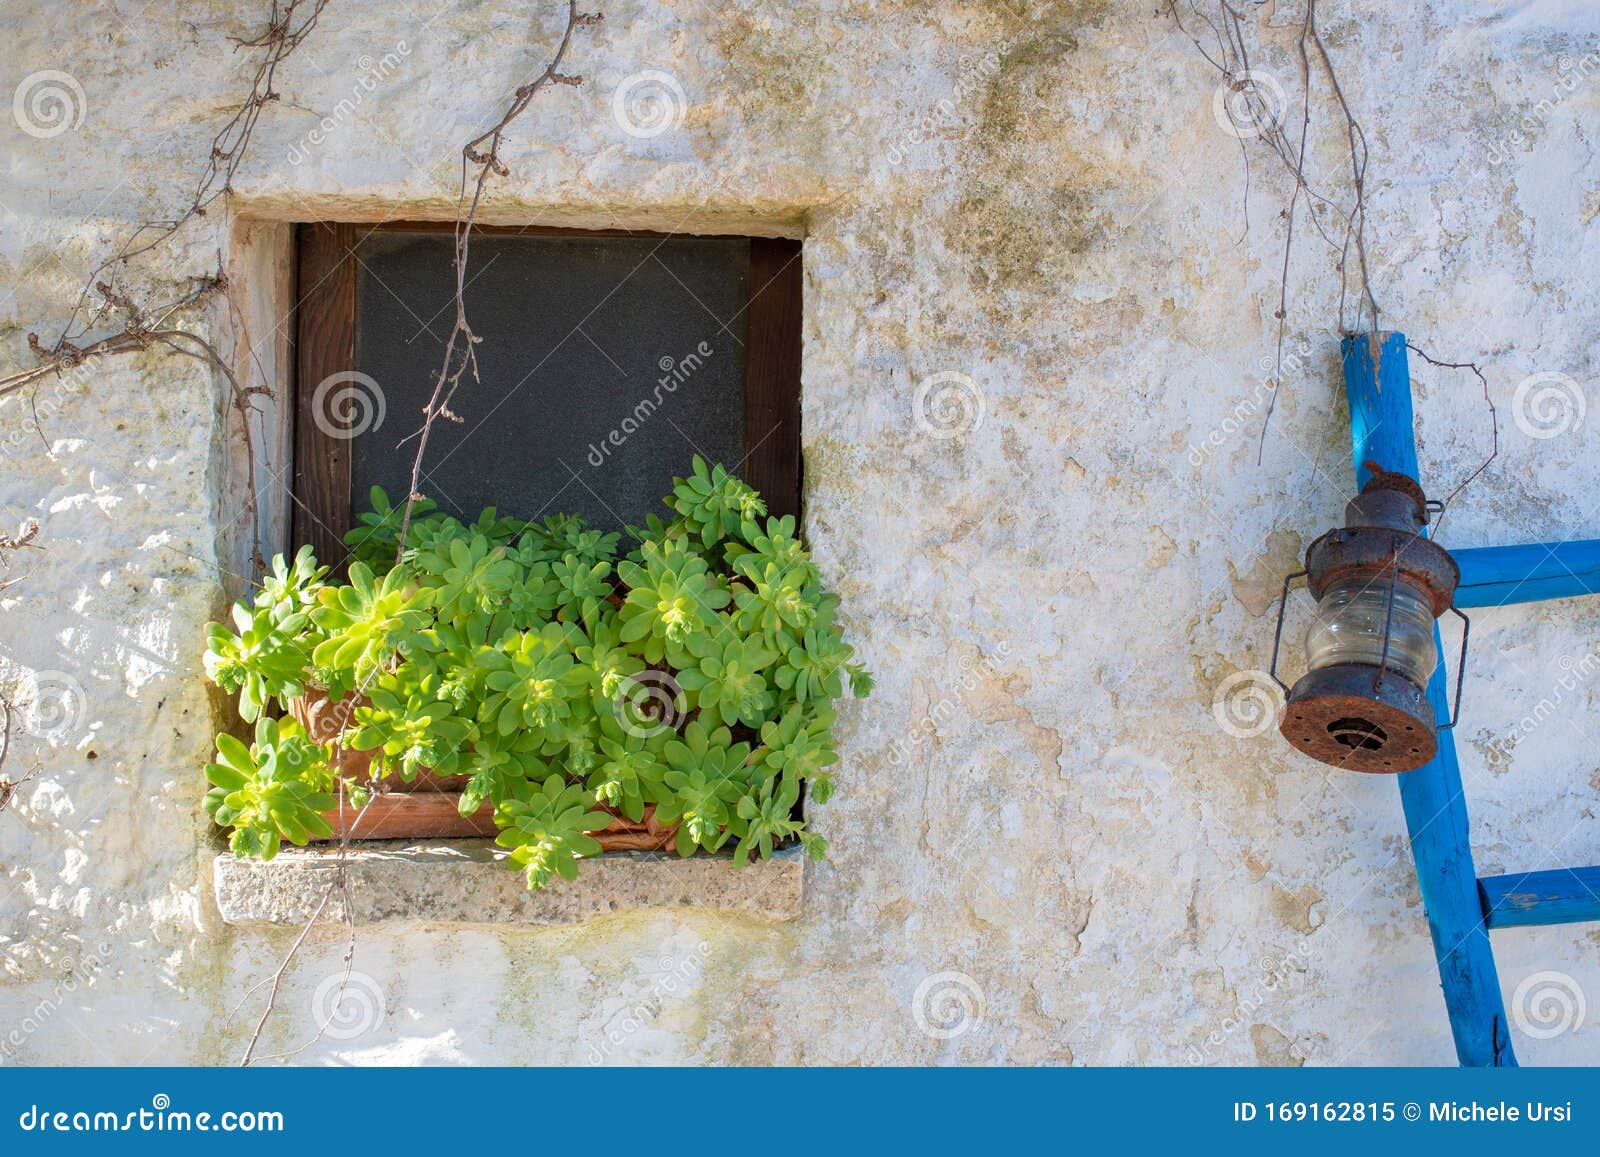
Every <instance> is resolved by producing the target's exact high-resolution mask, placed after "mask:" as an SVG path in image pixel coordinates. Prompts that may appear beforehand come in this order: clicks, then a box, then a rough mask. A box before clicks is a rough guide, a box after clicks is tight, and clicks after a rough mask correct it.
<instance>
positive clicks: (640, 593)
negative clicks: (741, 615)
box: [617, 539, 732, 663]
mask: <svg viewBox="0 0 1600 1157" xmlns="http://www.w3.org/2000/svg"><path fill="white" fill-rule="evenodd" d="M641 555H642V562H637V563H636V562H633V561H631V560H630V561H627V562H623V563H622V564H620V565H619V566H618V567H617V577H618V578H620V579H621V580H622V582H623V584H624V585H625V586H626V587H627V588H628V596H627V598H626V599H625V600H624V601H623V604H622V613H621V616H620V618H619V621H620V623H621V627H622V641H623V642H624V643H637V644H639V645H640V647H641V650H642V653H643V656H644V658H645V659H646V660H647V661H649V662H651V663H659V662H660V661H661V659H662V658H663V657H664V656H665V655H666V653H667V649H668V648H669V647H672V648H675V649H676V648H683V647H686V646H687V645H688V643H689V640H690V639H692V638H694V636H695V635H697V634H700V633H702V632H703V631H705V630H706V629H707V628H708V627H709V626H710V625H711V624H712V623H713V622H714V621H715V618H714V616H715V614H716V612H717V611H720V610H721V609H722V608H723V607H725V606H727V605H728V603H729V601H730V600H731V597H732V596H730V595H729V594H728V592H727V591H726V590H725V589H723V587H722V586H720V585H719V584H718V582H717V578H716V576H715V575H713V574H712V573H711V569H710V564H709V563H708V562H707V561H706V560H705V559H704V558H702V557H700V556H699V555H697V554H694V553H692V552H690V551H688V550H686V549H684V548H683V547H682V545H681V544H678V543H676V542H675V540H671V539H669V540H667V541H666V542H665V543H661V544H657V543H650V542H647V543H645V544H644V545H643V547H642V548H641Z"/></svg>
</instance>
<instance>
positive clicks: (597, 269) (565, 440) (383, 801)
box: [292, 224, 801, 848]
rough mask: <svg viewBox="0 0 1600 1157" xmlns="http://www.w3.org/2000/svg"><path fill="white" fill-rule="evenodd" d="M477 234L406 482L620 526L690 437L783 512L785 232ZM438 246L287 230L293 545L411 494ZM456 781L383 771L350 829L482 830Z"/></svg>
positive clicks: (461, 500) (642, 511) (474, 507)
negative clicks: (467, 355)
mask: <svg viewBox="0 0 1600 1157" xmlns="http://www.w3.org/2000/svg"><path fill="white" fill-rule="evenodd" d="M479 232H481V233H482V234H483V235H482V236H476V235H475V236H474V239H473V244H472V258H471V265H470V267H469V269H468V272H467V288H466V293H465V298H466V305H467V316H468V318H469V319H470V321H471V324H472V327H473V330H474V332H475V333H477V334H478V335H479V336H480V337H481V338H482V339H483V340H482V342H481V344H480V345H479V346H478V347H477V355H478V365H479V379H478V380H476V381H474V380H472V378H471V376H470V374H469V375H468V377H467V378H466V379H465V380H464V382H463V384H462V387H461V389H460V391H459V392H458V393H457V395H456V397H455V399H454V400H453V401H452V404H451V409H452V411H453V412H454V413H455V414H457V415H458V416H459V418H460V420H459V421H458V422H457V421H438V422H436V423H435V425H434V428H433V432H432V435H431V440H430V442H429V446H428V452H427V456H426V458H425V460H424V462H423V471H422V476H421V485H420V486H419V490H420V491H421V493H423V494H424V495H426V496H427V497H428V498H430V499H431V500H433V501H434V502H435V503H436V504H437V505H438V506H439V507H440V508H442V509H443V510H445V511H447V512H449V513H451V514H454V515H456V516H457V517H459V518H461V519H462V520H463V521H467V522H470V521H471V520H473V519H475V518H476V517H477V516H478V514H479V512H480V511H481V510H482V509H483V508H484V507H486V506H494V507H496V508H497V509H498V510H499V511H500V512H501V513H502V514H508V515H513V516H516V517H518V518H524V519H537V518H542V517H544V516H546V515H550V514H557V513H576V514H581V515H583V516H584V518H585V519H586V520H588V521H589V523H590V524H591V525H593V526H596V527H598V528H601V529H605V530H620V529H621V528H622V527H624V526H625V525H630V524H633V525H637V524H642V523H643V521H644V519H645V516H646V515H648V514H665V513H666V509H665V507H664V506H662V505H661V499H662V497H663V496H664V495H666V494H667V493H668V492H669V491H670V489H671V479H672V477H673V476H674V475H683V474H687V473H688V472H689V466H690V460H691V458H692V457H693V455H695V454H697V453H698V454H699V455H701V456H702V457H704V458H705V459H707V460H708V461H710V462H721V463H722V464H723V465H724V466H726V467H727V468H728V469H729V470H730V471H731V472H733V473H735V474H738V475H739V476H740V477H742V478H743V479H744V480H745V481H746V482H748V483H749V484H750V485H752V486H754V487H755V488H756V489H758V490H759V491H761V493H762V494H763V496H764V497H765V498H766V502H767V507H768V511H769V513H771V514H773V515H785V514H798V513H799V507H800V483H801V478H800V302H801V266H800V261H799V255H800V243H799V242H798V241H790V240H782V239H771V238H756V237H696V236H677V235H673V236H668V235H662V234H648V233H633V232H616V231H610V232H577V231H573V230H553V229H532V228H528V229H483V230H481V231H479ZM454 246H455V242H454V234H453V229H452V227H451V226H449V225H445V226H437V225H430V224H401V225H391V226H383V227H380V228H372V227H369V226H357V225H347V224H308V225H302V226H300V228H299V233H298V238H297V245H296V248H297V260H298V272H297V280H298V300H299V307H298V316H297V320H296V343H297V344H296V383H295V390H294V407H295V414H294V423H293V424H294V474H293V484H292V498H293V509H294V514H293V530H292V533H293V538H294V543H293V545H294V546H296V547H298V546H300V545H302V544H306V543H309V544H311V545H312V547H314V549H315V550H316V553H317V557H318V558H319V559H320V560H322V561H323V562H326V563H330V564H332V565H334V566H335V567H341V566H342V564H343V562H344V561H345V559H346V558H347V555H348V550H347V548H346V547H345V546H344V543H343V538H344V535H345V532H346V531H347V530H348V529H349V527H350V526H351V525H352V523H353V521H354V518H353V516H354V515H355V514H357V513H359V512H361V511H363V510H365V509H366V508H367V506H368V494H369V491H370V489H371V487H372V486H374V485H380V486H382V487H383V488H384V489H385V490H386V491H387V492H388V494H389V497H390V499H391V501H393V502H394V503H395V504H397V505H398V504H399V503H400V502H401V501H402V500H403V499H404V497H405V495H406V494H407V492H408V490H409V487H410V477H411V470H412V465H413V462H414V460H415V458H416V433H417V431H418V428H419V427H420V425H421V422H422V411H423V407H424V405H425V403H426V401H427V399H428V398H429V397H430V395H431V394H432V391H433V388H434V384H435V381H436V378H437V375H438V372H439V365H440V362H441V361H442V359H443V357H444V342H445V340H446V339H447V338H448V336H449V332H450V327H451V325H452V323H453V321H454V304H455V289H454V286H455V272H454ZM333 709H334V708H331V707H330V705H328V704H326V702H325V701H324V702H321V703H320V706H319V705H318V703H316V702H303V711H304V712H315V711H318V710H333ZM302 722H303V723H305V724H306V725H307V726H308V729H310V730H311V731H312V733H313V734H317V733H318V726H317V723H316V720H315V719H313V718H311V717H310V716H309V715H308V717H307V718H305V719H302ZM464 778H465V777H457V778H456V779H455V780H451V779H440V778H433V777H430V776H426V775H424V776H420V777H419V778H418V779H417V781H416V782H415V783H413V784H410V785H406V784H401V783H398V782H396V783H395V784H394V791H393V794H392V795H390V796H387V797H380V798H379V799H378V800H377V802H376V805H375V806H373V807H370V808H368V809H367V810H366V812H364V813H363V814H362V816H361V819H360V823H359V825H358V826H357V828H356V829H355V831H354V832H353V836H354V837H355V838H358V839H383V838H396V837H400V838H421V837H428V838H436V837H441V836H470V835H484V834H492V833H493V831H494V825H493V823H492V821H491V819H490V817H489V815H488V814H487V810H485V811H481V812H480V813H479V814H478V815H476V816H470V817H462V816H461V815H459V813H458V812H457V806H456V805H457V802H458V799H459V796H457V795H455V794H453V793H456V792H459V790H460V788H461V780H463V779H464ZM441 793H442V794H441ZM797 806H798V805H797ZM352 814H353V813H352ZM330 819H335V824H334V826H335V828H336V829H337V828H338V827H339V825H338V823H337V820H336V818H335V817H331V816H330ZM614 827H616V828H618V829H619V830H617V831H616V832H612V833H610V839H609V842H607V841H605V840H603V842H607V846H608V847H611V848H625V847H638V848H649V847H659V846H661V843H662V840H661V838H660V836H659V835H658V834H657V833H656V830H655V829H654V828H653V827H645V828H641V827H638V826H637V825H629V824H626V823H624V822H622V821H620V820H619V821H618V823H617V824H615V825H614Z"/></svg>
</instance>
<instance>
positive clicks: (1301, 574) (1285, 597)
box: [1267, 570, 1310, 694]
mask: <svg viewBox="0 0 1600 1157" xmlns="http://www.w3.org/2000/svg"><path fill="white" fill-rule="evenodd" d="M1309 573H1310V572H1309V571H1303V570H1297V571H1295V572H1294V573H1293V574H1291V575H1288V576H1286V577H1285V578H1284V580H1283V594H1282V595H1281V596H1280V597H1279V599H1278V629H1277V630H1276V631H1274V632H1273V633H1272V667H1271V669H1270V670H1269V671H1268V672H1267V674H1268V675H1269V676H1271V677H1272V681H1273V682H1274V683H1276V684H1277V685H1278V686H1279V687H1282V688H1283V690H1284V693H1285V694H1287V693H1288V691H1289V684H1287V683H1285V682H1284V681H1283V680H1282V679H1280V678H1278V646H1279V644H1280V643H1282V642H1283V612H1284V611H1285V610H1287V609H1288V606H1289V584H1290V583H1292V582H1294V580H1295V579H1297V578H1305V577H1306V575H1307V574H1309Z"/></svg>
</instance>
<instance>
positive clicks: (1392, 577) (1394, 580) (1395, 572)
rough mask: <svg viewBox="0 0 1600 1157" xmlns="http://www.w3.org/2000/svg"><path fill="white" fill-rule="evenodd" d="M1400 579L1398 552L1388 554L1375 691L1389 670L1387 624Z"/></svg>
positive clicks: (1374, 681)
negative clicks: (1381, 636)
mask: <svg viewBox="0 0 1600 1157" xmlns="http://www.w3.org/2000/svg"><path fill="white" fill-rule="evenodd" d="M1399 581H1400V552H1399V551H1395V552H1394V553H1393V554H1391V555H1390V556H1389V597H1388V600H1387V601H1386V602H1385V603H1384V604H1383V653H1382V654H1381V655H1379V656H1378V674H1377V676H1376V677H1375V678H1374V679H1373V680H1372V689H1373V691H1374V692H1376V691H1377V690H1378V689H1379V688H1380V687H1382V686H1383V676H1384V674H1385V673H1386V672H1387V671H1388V670H1389V626H1390V624H1392V623H1393V622H1394V588H1395V586H1396V584H1398V583H1399Z"/></svg>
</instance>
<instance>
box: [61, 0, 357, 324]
mask: <svg viewBox="0 0 1600 1157" xmlns="http://www.w3.org/2000/svg"><path fill="white" fill-rule="evenodd" d="M327 6H328V0H272V8H271V12H270V13H269V15H268V18H267V26H266V28H265V29H263V30H262V31H261V32H260V33H259V34H257V35H256V36H254V37H251V38H250V39H241V38H238V37H235V38H233V39H234V47H235V51H237V50H238V49H241V48H249V49H260V50H262V51H261V59H260V60H259V61H257V63H256V71H255V75H254V77H253V78H252V80H251V83H250V92H249V93H248V95H246V97H245V98H244V100H243V102H241V103H240V105H239V107H238V108H237V109H235V110H234V113H233V115H232V116H231V117H230V118H229V119H228V122H227V123H226V124H225V125H223V126H222V128H221V129H220V130H219V131H218V132H217V134H216V136H214V137H213V138H212V139H211V146H210V149H209V150H208V153H207V156H206V161H205V164H204V165H203V166H202V167H201V170H200V175H199V176H198V177H197V178H196V180H195V185H194V192H193V193H192V194H191V195H190V197H189V201H188V204H187V205H186V206H185V207H184V209H183V211H182V212H181V213H179V214H178V215H177V216H176V217H173V218H171V219H170V220H162V221H148V222H146V223H144V224H142V225H140V226H139V227H138V228H137V229H135V230H134V231H133V233H132V234H131V235H129V236H128V237H127V238H126V239H125V240H124V241H123V243H122V244H121V245H120V246H119V247H118V248H117V250H116V252H115V253H113V254H112V255H111V256H110V257H108V258H106V259H105V260H104V261H102V262H101V263H100V264H99V265H97V266H95V267H94V269H93V270H92V271H91V272H90V274H89V276H88V278H87V279H86V280H85V282H84V286H83V289H82V290H81V291H80V292H79V294H78V300H77V302H76V303H75V304H74V305H73V307H72V311H71V312H70V313H69V314H68V315H67V320H66V322H65V323H64V324H63V325H62V327H61V334H60V336H59V337H58V338H57V339H56V341H55V343H54V344H53V345H52V346H50V353H51V354H53V355H60V354H62V353H64V352H65V351H66V350H67V349H68V348H69V347H70V346H71V344H72V343H73V342H74V341H77V340H79V339H80V338H81V337H82V336H84V335H85V334H86V333H88V332H89V331H91V330H93V329H94V328H95V327H96V326H97V325H98V324H99V320H100V315H99V313H98V312H96V313H93V314H90V315H89V316H88V317H87V318H86V319H83V320H82V321H81V322H80V315H81V314H82V313H83V310H84V306H85V305H86V304H87V303H88V301H89V299H90V295H91V294H92V293H93V292H94V291H95V289H96V287H97V286H98V285H99V284H100V283H101V281H102V280H103V279H104V278H105V276H106V274H108V273H110V274H111V275H112V280H113V281H115V273H116V271H117V270H118V269H120V268H121V267H123V266H125V265H126V264H127V263H128V262H129V261H131V260H132V259H133V258H135V257H138V256H140V255H141V254H144V253H148V252H150V251H151V250H152V249H155V248H156V247H157V246H159V245H161V244H162V243H164V242H166V241H167V240H168V239H170V238H171V237H172V236H173V235H174V234H176V233H177V232H178V231H179V230H180V229H182V228H183V227H184V226H185V225H187V224H188V223H189V222H190V221H192V220H194V219H195V218H196V217H204V216H205V215H206V211H207V210H208V209H210V208H211V206H212V205H213V204H215V203H216V202H217V201H218V200H219V199H221V198H223V197H226V196H227V195H228V194H229V193H230V192H232V191H233V178H234V175H235V174H236V173H237V172H238V171H239V166H240V165H241V164H242V163H243V161H244V158H245V154H246V152H247V150H248V149H249V146H250V140H251V137H252V136H253V135H254V133H255V128H256V122H257V121H258V120H260V119H261V111H262V109H264V108H266V106H267V105H269V104H272V103H273V102H275V101H277V100H278V99H279V97H280V94H279V93H278V91H277V90H276V89H275V88H274V87H273V83H274V81H275V80H276V79H277V73H278V67H279V66H280V65H281V64H283V62H284V60H286V59H287V58H288V57H289V55H290V54H291V53H293V52H294V51H295V49H297V48H299V47H300V45H301V43H302V42H303V41H304V40H305V38H306V37H307V36H309V35H310V34H311V31H312V29H314V28H315V27H316V26H317V21H318V19H320V18H321V16H322V10H323V9H324V8H326V7H327Z"/></svg>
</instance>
